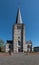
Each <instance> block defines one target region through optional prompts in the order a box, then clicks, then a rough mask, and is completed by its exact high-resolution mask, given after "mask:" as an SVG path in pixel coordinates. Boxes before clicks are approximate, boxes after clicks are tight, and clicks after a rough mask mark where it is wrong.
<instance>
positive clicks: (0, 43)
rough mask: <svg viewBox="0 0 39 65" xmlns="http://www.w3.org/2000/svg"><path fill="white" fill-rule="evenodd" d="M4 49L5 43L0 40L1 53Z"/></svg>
mask: <svg viewBox="0 0 39 65" xmlns="http://www.w3.org/2000/svg"><path fill="white" fill-rule="evenodd" d="M3 49H4V41H3V40H1V39H0V52H1V51H3Z"/></svg>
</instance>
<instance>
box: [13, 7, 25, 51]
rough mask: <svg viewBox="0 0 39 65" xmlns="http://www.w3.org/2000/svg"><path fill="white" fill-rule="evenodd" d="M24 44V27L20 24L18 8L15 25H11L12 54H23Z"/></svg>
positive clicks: (20, 18)
mask: <svg viewBox="0 0 39 65" xmlns="http://www.w3.org/2000/svg"><path fill="white" fill-rule="evenodd" d="M25 43H26V42H25V25H24V24H23V22H22V17H21V13H20V8H18V12H17V17H16V23H15V24H14V25H13V52H23V51H24V50H25Z"/></svg>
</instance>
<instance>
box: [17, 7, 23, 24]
mask: <svg viewBox="0 0 39 65" xmlns="http://www.w3.org/2000/svg"><path fill="white" fill-rule="evenodd" d="M16 23H17V24H22V17H21V12H20V8H18V12H17V17H16Z"/></svg>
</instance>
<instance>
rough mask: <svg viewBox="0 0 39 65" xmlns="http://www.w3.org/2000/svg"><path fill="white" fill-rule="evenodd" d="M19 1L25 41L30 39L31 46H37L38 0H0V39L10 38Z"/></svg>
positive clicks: (38, 35)
mask: <svg viewBox="0 0 39 65" xmlns="http://www.w3.org/2000/svg"><path fill="white" fill-rule="evenodd" d="M19 2H20V10H21V15H22V20H23V23H24V24H25V30H26V41H27V40H31V41H32V43H33V46H39V0H20V1H19V0H0V39H3V40H4V41H6V40H11V39H12V25H13V24H15V22H16V15H17V10H18V7H19Z"/></svg>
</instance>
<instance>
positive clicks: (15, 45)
mask: <svg viewBox="0 0 39 65" xmlns="http://www.w3.org/2000/svg"><path fill="white" fill-rule="evenodd" d="M25 36H26V34H25V25H24V23H23V21H22V17H21V12H20V8H18V11H17V16H16V22H15V24H14V25H13V26H12V40H9V41H7V43H6V52H8V51H9V45H10V46H11V50H12V51H13V52H14V53H18V52H24V51H27V44H26V39H25V38H26V37H25ZM31 45H32V44H31Z"/></svg>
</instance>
